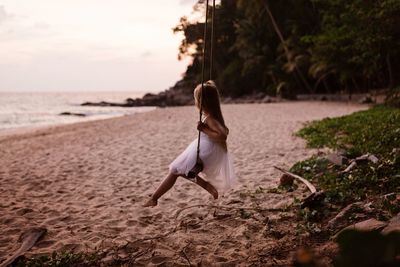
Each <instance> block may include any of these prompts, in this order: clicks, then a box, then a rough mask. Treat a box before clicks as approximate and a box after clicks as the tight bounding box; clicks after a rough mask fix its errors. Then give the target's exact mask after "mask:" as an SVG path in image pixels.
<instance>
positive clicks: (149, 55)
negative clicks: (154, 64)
mask: <svg viewBox="0 0 400 267" xmlns="http://www.w3.org/2000/svg"><path fill="white" fill-rule="evenodd" d="M151 56H153V53H152V52H151V51H149V50H147V51H145V52H143V53H142V54H141V55H140V57H142V58H147V57H151Z"/></svg>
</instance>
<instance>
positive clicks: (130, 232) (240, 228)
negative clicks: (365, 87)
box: [0, 102, 367, 266]
mask: <svg viewBox="0 0 400 267" xmlns="http://www.w3.org/2000/svg"><path fill="white" fill-rule="evenodd" d="M222 108H223V112H224V115H225V120H226V123H227V126H228V127H229V128H230V136H229V138H228V147H229V150H230V152H231V153H232V155H233V159H234V166H235V170H236V175H237V177H238V181H239V184H238V186H237V187H236V188H234V190H232V191H231V192H230V193H228V194H226V195H225V196H223V197H221V198H220V199H218V200H216V201H214V200H212V198H211V196H210V195H208V194H207V192H205V191H204V190H202V189H201V188H200V187H198V186H196V185H195V184H193V183H191V182H188V181H186V180H184V179H178V182H177V184H176V186H175V187H174V188H173V189H172V190H171V191H170V192H168V193H167V194H166V195H165V196H164V197H163V198H162V199H160V201H159V205H158V206H157V207H155V208H142V207H141V205H142V204H143V202H145V200H147V198H148V196H149V195H150V194H151V193H152V192H153V191H154V190H155V188H156V187H157V185H158V183H159V182H160V181H161V180H162V179H163V178H164V176H165V175H166V174H167V171H168V165H169V163H170V162H171V161H172V160H173V159H174V158H175V157H176V156H177V155H178V154H179V153H180V152H181V151H182V150H183V149H184V148H185V147H186V146H187V145H188V144H189V142H190V141H192V140H193V139H194V138H196V136H197V132H196V121H197V111H196V110H195V108H194V107H177V108H160V109H156V110H154V111H150V112H146V113H141V114H134V115H129V116H124V117H119V118H113V119H106V120H100V121H91V122H84V123H76V124H70V125H63V126H57V127H49V128H45V129H39V130H35V131H24V132H22V133H19V134H18V133H13V134H12V135H0V155H1V156H0V185H1V186H0V214H1V216H0V229H1V235H0V262H1V259H4V258H5V257H6V256H7V255H8V254H9V253H10V252H11V251H13V250H15V249H16V248H18V245H19V244H18V237H19V235H20V234H21V233H22V232H23V231H24V230H26V229H29V228H31V227H35V226H41V227H45V228H47V230H48V233H47V234H46V236H45V237H44V239H43V240H41V241H40V242H39V243H38V244H37V245H36V246H35V247H33V248H32V249H31V250H30V252H29V253H28V254H27V255H28V256H29V255H38V254H39V255H40V254H48V253H51V252H53V251H63V250H67V251H74V252H77V251H92V250H95V249H100V248H101V249H107V248H112V247H118V246H120V247H121V246H123V245H126V244H128V245H127V246H126V247H125V248H126V251H125V252H124V250H123V249H121V250H120V251H119V252H118V253H121V255H122V256H124V255H123V254H124V253H128V252H129V251H130V252H129V253H131V252H132V251H134V252H135V253H138V256H137V258H136V259H135V260H136V262H137V263H138V264H143V265H149V264H150V265H151V264H152V265H160V264H166V265H175V266H176V265H190V264H198V263H203V264H205V266H206V265H207V264H220V265H224V266H225V265H227V266H229V264H231V265H235V264H243V265H246V264H247V263H251V262H252V261H254V262H255V261H257V260H259V258H260V257H262V256H260V255H261V254H262V255H270V254H268V251H269V250H268V249H269V248H270V247H271V246H272V245H273V244H275V243H276V242H282V243H288V240H290V239H291V238H295V237H293V236H285V237H282V236H281V237H279V238H277V237H276V235H274V234H271V233H273V231H275V232H276V229H277V228H279V225H278V222H280V221H282V220H284V219H285V218H287V217H290V216H294V215H293V214H290V213H288V214H284V213H279V214H276V213H274V212H265V213H264V214H262V216H261V215H260V214H259V213H257V214H252V216H250V217H248V216H245V215H243V212H246V209H245V210H241V211H240V208H243V207H245V208H247V207H253V208H254V207H258V208H260V209H267V208H285V207H286V206H288V205H290V204H291V203H292V202H293V198H294V196H301V194H302V193H304V192H306V190H305V189H304V190H303V189H302V188H300V189H299V190H297V191H296V192H291V193H288V194H276V193H273V192H269V191H268V190H267V189H269V188H274V187H276V185H277V183H278V181H279V177H280V173H279V172H278V171H277V170H275V169H274V168H273V166H274V165H277V166H280V167H283V168H289V167H290V166H291V165H292V164H293V163H295V162H296V161H299V160H301V159H304V158H306V157H308V156H310V155H312V154H313V153H315V152H316V151H315V150H311V149H307V148H306V147H305V141H304V140H302V139H301V138H298V137H295V136H293V133H294V132H295V131H296V130H298V129H299V128H301V126H302V124H303V123H305V122H307V121H310V120H315V119H321V118H324V117H336V116H341V115H345V114H349V113H352V112H354V111H358V110H361V109H366V108H367V106H365V105H364V106H361V105H357V104H347V103H328V102H287V103H285V102H283V103H275V104H237V105H223V107H222ZM260 187H261V189H260ZM264 189H265V191H264ZM257 190H259V191H260V190H261V191H262V194H256V193H254V192H256V191H257ZM251 192H253V193H251ZM196 205H210V206H220V207H222V208H216V207H210V206H203V207H197V206H196ZM191 206H196V207H192V208H189V207H191ZM223 207H229V208H232V209H231V210H230V209H227V208H223ZM185 208H187V209H185ZM182 209H184V210H182ZM237 211H239V212H237ZM285 216H286V217H285ZM271 229H272V230H271ZM274 229H275V230H274ZM164 235H165V236H164ZM128 249H129V250H128ZM293 249H295V248H293ZM127 251H128V252H127ZM141 251H142V252H143V253H141V254H140V253H139V252H141ZM263 253H264V254H263ZM125 256H126V255H125ZM265 257H267V256H265ZM268 257H269V256H268ZM287 257H288V255H283V256H282V258H279V255H278V256H276V257H275V258H274V259H266V260H270V264H272V263H274V261H273V260H275V263H276V264H278V263H280V262H284V261H285V259H286V258H287ZM282 264H283V263H282ZM267 265H268V262H267V263H266V264H265V266H267ZM271 266H272V265H271Z"/></svg>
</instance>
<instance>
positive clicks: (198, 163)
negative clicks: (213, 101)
mask: <svg viewBox="0 0 400 267" xmlns="http://www.w3.org/2000/svg"><path fill="white" fill-rule="evenodd" d="M208 6H209V0H206V20H205V22H204V37H203V43H204V45H203V62H202V66H201V92H200V103H199V104H200V111H199V121H200V122H201V120H202V117H203V96H202V95H203V90H204V81H205V65H206V52H207V37H208V35H207V28H208ZM214 14H215V0H213V4H212V14H211V15H212V16H211V38H210V74H209V80H211V79H212V74H213V62H214V53H213V52H214V51H213V48H214V21H215V15H214ZM200 133H201V131H200V130H199V134H198V138H197V155H196V164H195V166H194V167H193V168H192V169H191V170H190V171H189V173H188V175H187V176H188V178H190V179H195V178H196V176H197V175H198V174H199V173H200V172H201V171H202V170H203V162H202V161H201V159H200V136H201V135H200Z"/></svg>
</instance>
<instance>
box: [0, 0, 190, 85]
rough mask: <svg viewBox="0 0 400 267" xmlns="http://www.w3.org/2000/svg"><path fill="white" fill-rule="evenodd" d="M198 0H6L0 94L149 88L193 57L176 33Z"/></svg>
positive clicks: (174, 77) (165, 81) (0, 4)
mask: <svg viewBox="0 0 400 267" xmlns="http://www.w3.org/2000/svg"><path fill="white" fill-rule="evenodd" d="M195 3H196V0H147V1H143V0H0V92H18V91H21V92H44V91H55V92H59V91H62V92H66V91H68V92H69V91H78V92H79V91H80V92H86V91H148V92H159V91H163V90H165V89H167V88H169V87H170V86H172V85H173V84H174V83H175V82H176V81H178V80H179V79H180V78H181V77H182V74H183V73H184V72H185V70H186V66H187V65H188V63H189V60H190V59H186V60H183V61H178V59H177V55H178V47H179V44H180V42H181V40H182V38H183V36H182V35H177V34H174V33H173V32H172V28H173V27H174V26H175V25H177V24H178V22H179V18H180V17H182V16H184V15H190V14H191V12H192V6H193V5H194V4H195Z"/></svg>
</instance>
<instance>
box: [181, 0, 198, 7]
mask: <svg viewBox="0 0 400 267" xmlns="http://www.w3.org/2000/svg"><path fill="white" fill-rule="evenodd" d="M196 3H197V0H180V1H179V4H180V5H181V6H188V5H191V6H194V5H195V4H196Z"/></svg>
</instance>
